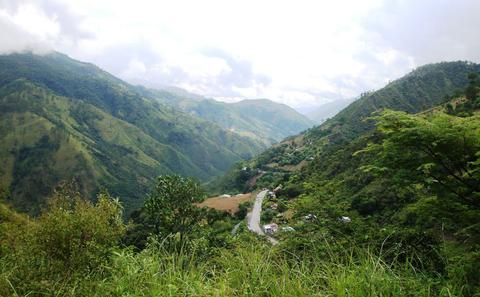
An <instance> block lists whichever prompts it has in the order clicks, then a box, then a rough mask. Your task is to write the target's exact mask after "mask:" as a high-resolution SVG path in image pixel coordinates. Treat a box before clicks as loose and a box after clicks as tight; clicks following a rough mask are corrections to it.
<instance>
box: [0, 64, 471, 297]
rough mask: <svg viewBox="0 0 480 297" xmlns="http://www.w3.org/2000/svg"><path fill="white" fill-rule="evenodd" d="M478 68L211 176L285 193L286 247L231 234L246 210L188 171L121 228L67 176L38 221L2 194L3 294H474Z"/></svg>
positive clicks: (445, 76) (446, 73)
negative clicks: (221, 202)
mask: <svg viewBox="0 0 480 297" xmlns="http://www.w3.org/2000/svg"><path fill="white" fill-rule="evenodd" d="M479 70H480V69H479V65H476V64H471V63H465V62H452V63H441V64H434V65H428V66H424V67H421V68H420V69H418V70H416V71H414V72H412V73H410V74H409V75H407V76H405V77H404V78H401V79H399V80H397V81H394V82H392V83H390V84H389V85H387V86H386V87H385V88H383V89H381V90H379V91H376V92H373V93H368V94H365V95H364V96H362V98H360V99H358V100H356V101H355V102H354V103H353V104H351V105H350V106H349V107H347V108H346V109H345V110H343V111H342V112H340V113H339V114H338V115H337V116H335V117H334V118H332V119H331V120H329V121H327V122H325V123H324V124H322V125H321V126H319V127H315V128H312V129H310V130H307V131H306V132H304V133H302V134H300V135H297V136H294V137H290V138H287V139H285V140H284V141H283V142H281V143H279V144H277V145H274V146H273V147H272V148H271V149H269V150H267V151H265V152H264V153H262V154H260V155H259V156H257V157H255V158H253V159H252V160H249V161H244V162H241V163H239V164H237V165H235V166H234V167H233V168H232V170H231V171H230V172H229V173H228V174H227V175H225V176H224V177H223V178H220V179H219V180H218V181H216V182H214V183H211V184H209V185H208V189H210V191H221V192H228V191H231V192H232V193H236V192H238V191H242V190H243V191H256V190H259V189H262V188H270V189H274V188H276V189H277V193H276V194H277V195H276V197H273V198H269V199H268V200H266V201H265V202H264V203H265V207H266V208H268V211H265V212H264V213H263V214H262V221H264V222H276V223H278V224H279V225H283V226H287V225H288V226H291V227H292V229H293V230H294V231H282V232H279V233H278V234H275V237H277V239H278V240H279V241H280V243H279V244H278V245H276V246H272V245H271V244H270V243H269V242H267V241H266V240H264V239H263V238H258V237H256V236H254V235H253V234H252V233H250V232H248V230H246V228H245V226H244V225H243V224H240V230H239V231H238V232H237V233H236V234H232V233H231V230H232V228H233V226H234V225H236V224H237V223H239V222H242V220H243V217H244V215H245V213H244V212H239V213H237V214H235V215H229V214H228V213H222V212H218V211H215V210H213V209H207V208H199V207H197V206H196V204H197V203H199V202H201V201H202V200H203V199H204V198H205V196H206V193H205V190H204V189H203V188H202V186H201V185H200V184H199V182H198V181H196V180H194V179H193V178H189V177H182V176H181V175H175V174H173V175H172V174H169V175H161V176H160V177H158V178H157V179H156V180H155V182H153V183H152V186H151V187H150V190H149V192H148V193H146V194H145V195H144V199H143V201H144V202H143V204H142V205H141V207H139V208H138V209H137V210H136V211H133V212H131V214H129V215H128V218H129V219H128V220H127V221H125V220H124V217H125V214H124V213H123V207H124V206H123V205H122V203H121V202H120V201H119V200H118V199H117V198H115V196H116V195H112V194H110V193H109V192H108V191H107V190H106V189H103V190H101V191H99V192H98V195H97V196H96V198H95V199H93V200H92V199H89V197H88V196H86V195H85V194H84V193H83V191H82V189H81V187H80V185H79V184H78V183H76V182H69V181H66V182H60V183H58V186H57V187H56V188H55V190H54V191H53V192H52V193H51V194H50V195H49V198H48V199H47V202H46V203H45V204H44V206H43V207H42V209H41V211H40V213H39V215H38V216H35V217H33V216H28V215H27V214H24V213H20V212H18V211H17V210H15V209H14V208H12V207H11V206H10V205H9V201H10V199H11V195H12V193H10V192H9V191H8V190H3V191H2V192H1V194H0V195H1V203H0V262H1V265H0V267H1V270H0V295H2V296H10V295H13V296H26V295H28V296H42V295H49V296H50V295H55V296H478V294H480V278H479V274H478V271H480V246H479V244H480V241H479V239H480V225H479V223H478V218H479V217H480V202H479V201H480V79H479V77H478V74H477V73H478V72H479ZM17 83H18V82H17ZM32 88H34V87H33V86H32ZM49 100H55V96H53V95H51V96H50V99H49ZM90 114H92V113H88V112H82V113H80V115H81V116H83V117H85V116H87V115H90ZM25 116H27V115H25ZM31 116H33V115H31ZM58 133H59V135H60V136H58V137H59V138H60V137H61V133H60V132H58ZM55 145H58V143H55V142H52V141H51V140H50V138H43V139H40V140H39V141H38V142H37V144H36V145H35V147H33V148H29V149H32V150H35V152H36V153H37V154H43V153H45V154H48V151H49V150H48V149H49V148H51V146H55ZM19 154H20V158H24V159H25V160H27V161H25V162H28V155H29V152H28V151H22V152H20V153H19ZM46 160H48V159H46ZM54 165H55V164H50V163H48V162H47V164H45V165H41V166H40V165H39V167H38V168H44V166H54ZM252 181H254V182H252ZM29 195H32V196H35V195H34V193H31V194H29ZM273 203H275V204H276V205H277V207H275V208H272V207H270V206H271V205H272V204H273Z"/></svg>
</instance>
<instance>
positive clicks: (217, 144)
mask: <svg viewBox="0 0 480 297" xmlns="http://www.w3.org/2000/svg"><path fill="white" fill-rule="evenodd" d="M201 99H202V97H201V96H197V95H193V96H192V94H189V93H186V92H183V91H180V90H169V91H167V90H160V91H156V90H150V89H145V88H142V87H138V86H132V85H130V84H128V83H126V82H124V81H122V80H120V79H118V78H116V77H114V76H112V75H110V74H109V73H107V72H105V71H103V70H101V69H100V68H98V67H96V66H94V65H92V64H88V63H82V62H79V61H76V60H73V59H71V58H69V57H67V56H65V55H63V54H60V53H51V54H47V55H44V56H39V55H34V54H31V53H23V54H11V55H1V56H0V164H1V165H0V187H3V188H6V189H8V190H9V191H10V193H11V195H10V196H11V199H12V202H13V204H14V205H16V206H17V207H19V208H21V209H24V210H28V211H33V212H35V211H37V210H38V208H39V207H40V206H41V205H42V203H43V200H44V198H45V197H46V196H48V195H50V194H51V192H52V190H53V188H54V186H55V185H56V184H57V183H58V182H60V181H62V180H71V179H75V180H76V181H77V183H78V185H79V187H80V190H81V191H83V192H85V193H88V194H90V195H93V194H94V193H95V192H96V191H97V190H98V188H99V187H100V186H104V187H106V188H107V189H108V190H109V191H110V192H111V193H113V194H114V195H118V196H120V198H121V200H122V201H123V202H124V205H125V208H126V209H127V211H128V210H131V209H132V208H134V207H137V206H139V205H141V201H142V199H143V197H144V195H145V193H146V192H147V191H148V189H149V186H150V185H151V184H152V182H153V180H154V179H155V177H156V176H158V175H160V174H167V173H174V172H175V173H179V174H182V175H188V176H194V177H197V178H198V179H200V180H201V181H208V180H210V179H212V178H213V177H215V176H218V175H220V174H222V173H224V172H225V171H226V170H227V169H228V168H230V166H231V165H232V164H234V163H235V162H237V161H240V160H245V159H248V158H251V157H252V156H254V155H256V154H258V153H259V152H261V151H262V150H264V149H265V148H266V147H267V145H269V144H270V143H271V142H273V141H277V140H280V139H281V138H283V137H284V136H286V135H288V134H289V133H290V134H293V133H298V132H300V131H301V130H304V129H306V128H308V127H309V126H310V125H311V124H312V123H311V122H310V121H309V120H307V119H305V118H304V117H303V116H301V115H299V114H298V113H296V112H294V111H293V110H291V109H290V108H288V107H286V106H284V105H279V104H276V103H273V102H271V101H268V100H255V101H245V102H242V103H237V104H231V105H230V104H226V103H220V102H216V101H213V100H201Z"/></svg>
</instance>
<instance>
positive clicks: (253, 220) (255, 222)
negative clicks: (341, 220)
mask: <svg viewBox="0 0 480 297" xmlns="http://www.w3.org/2000/svg"><path fill="white" fill-rule="evenodd" d="M267 192H268V190H263V191H261V192H260V193H258V194H257V197H256V198H255V204H254V205H253V209H252V211H251V212H249V213H248V214H247V224H248V230H250V231H252V232H255V233H257V234H258V235H260V236H266V237H267V239H268V241H270V243H271V244H273V245H276V244H278V240H276V239H275V238H273V237H270V236H268V235H266V234H265V232H263V229H262V227H261V226H260V215H261V213H262V202H263V199H265V196H266V195H267Z"/></svg>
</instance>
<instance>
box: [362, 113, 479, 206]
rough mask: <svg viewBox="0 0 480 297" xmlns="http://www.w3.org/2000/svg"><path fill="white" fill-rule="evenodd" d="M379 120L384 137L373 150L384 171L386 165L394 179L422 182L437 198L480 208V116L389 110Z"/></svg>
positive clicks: (405, 181) (403, 181) (405, 182)
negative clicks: (377, 148) (423, 115)
mask: <svg viewBox="0 0 480 297" xmlns="http://www.w3.org/2000/svg"><path fill="white" fill-rule="evenodd" d="M377 121H378V124H377V127H378V130H379V131H380V132H382V134H383V137H384V139H383V141H382V143H381V153H380V154H379V155H377V156H378V159H377V160H378V163H379V165H380V166H381V167H380V168H379V169H380V170H381V171H382V174H385V171H386V170H389V172H390V176H391V178H392V179H393V180H394V181H401V182H402V183H403V184H408V183H419V182H420V183H422V185H423V186H424V187H428V188H431V189H433V190H435V194H436V195H437V196H438V197H440V198H448V197H449V196H454V197H455V198H456V199H458V200H459V201H460V202H462V203H465V204H466V205H468V206H471V207H475V208H477V209H479V208H480V179H479V178H478V172H479V171H480V167H479V165H478V164H480V156H479V154H478V152H479V151H480V117H478V116H473V117H469V118H459V117H455V116H449V115H445V114H442V113H437V114H433V115H432V116H430V117H429V118H422V117H418V116H412V115H407V114H405V113H399V112H391V111H387V112H384V113H383V114H382V115H381V116H380V117H378V118H377ZM370 149H372V150H374V149H376V148H375V147H374V146H371V147H370Z"/></svg>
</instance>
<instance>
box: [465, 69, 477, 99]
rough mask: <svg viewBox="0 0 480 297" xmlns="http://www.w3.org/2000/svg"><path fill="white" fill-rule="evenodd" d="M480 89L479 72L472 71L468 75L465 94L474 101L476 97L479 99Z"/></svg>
mask: <svg viewBox="0 0 480 297" xmlns="http://www.w3.org/2000/svg"><path fill="white" fill-rule="evenodd" d="M479 91H480V83H479V81H478V74H477V73H470V74H469V75H468V86H467V88H466V90H465V96H466V97H467V99H468V100H469V101H474V100H475V99H477V96H478V93H479Z"/></svg>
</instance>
